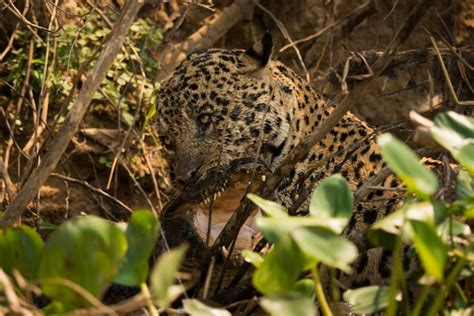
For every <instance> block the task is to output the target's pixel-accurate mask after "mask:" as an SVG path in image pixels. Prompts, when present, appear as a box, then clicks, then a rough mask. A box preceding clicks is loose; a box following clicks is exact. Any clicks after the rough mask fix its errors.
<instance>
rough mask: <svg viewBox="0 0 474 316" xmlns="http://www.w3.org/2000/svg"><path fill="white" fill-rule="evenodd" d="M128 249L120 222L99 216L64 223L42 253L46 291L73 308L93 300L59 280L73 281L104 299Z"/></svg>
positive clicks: (41, 279) (83, 305) (84, 305)
mask: <svg viewBox="0 0 474 316" xmlns="http://www.w3.org/2000/svg"><path fill="white" fill-rule="evenodd" d="M126 250H127V240H126V238H125V236H124V234H123V232H122V231H121V230H120V229H119V228H118V227H117V225H115V224H112V223H109V222H107V221H106V220H104V219H101V218H98V217H95V216H81V217H76V218H73V219H71V220H69V221H67V222H66V223H64V224H62V225H61V226H60V227H59V228H58V229H57V230H55V231H54V232H53V233H52V234H51V236H50V237H49V239H48V242H47V243H46V246H45V247H44V250H43V255H42V256H41V261H40V267H39V277H40V282H41V285H42V289H43V292H44V294H46V295H47V296H49V297H50V298H52V299H56V300H58V301H60V302H61V303H63V304H64V306H65V307H66V308H67V309H69V308H72V307H86V306H89V305H90V303H89V302H88V301H87V300H86V299H85V298H84V297H83V296H82V295H80V294H78V293H77V292H75V291H73V290H71V289H70V288H69V287H66V286H65V285H63V284H62V283H61V282H59V283H58V282H55V281H57V280H59V279H67V280H70V281H72V282H74V283H76V284H77V285H79V286H81V287H82V288H83V289H85V290H86V291H88V292H89V293H91V294H92V295H94V296H95V297H98V298H100V297H101V295H102V294H103V293H104V291H105V290H106V289H107V288H108V287H109V286H110V284H111V283H112V280H113V279H114V277H115V274H116V273H117V271H118V268H119V266H120V263H121V261H122V259H123V257H124V255H125V252H126Z"/></svg>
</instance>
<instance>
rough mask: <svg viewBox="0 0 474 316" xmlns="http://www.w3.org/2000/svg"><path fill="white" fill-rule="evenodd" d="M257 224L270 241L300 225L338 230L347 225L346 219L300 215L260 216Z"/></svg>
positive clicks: (278, 238)
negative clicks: (282, 216)
mask: <svg viewBox="0 0 474 316" xmlns="http://www.w3.org/2000/svg"><path fill="white" fill-rule="evenodd" d="M257 226H258V228H259V229H260V231H261V232H262V233H263V235H264V236H265V238H266V239H267V240H268V241H270V242H277V241H278V240H280V239H281V238H284V237H285V236H288V235H289V234H290V233H291V232H292V231H294V230H295V229H297V228H299V227H322V228H326V229H328V230H331V231H333V232H338V231H340V230H341V229H342V228H343V227H344V226H345V219H341V218H328V219H324V218H315V217H299V216H289V217H286V218H281V217H258V218H257Z"/></svg>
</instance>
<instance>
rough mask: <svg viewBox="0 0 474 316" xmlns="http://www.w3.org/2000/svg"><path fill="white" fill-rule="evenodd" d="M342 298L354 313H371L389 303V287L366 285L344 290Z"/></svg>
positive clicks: (380, 309)
mask: <svg viewBox="0 0 474 316" xmlns="http://www.w3.org/2000/svg"><path fill="white" fill-rule="evenodd" d="M343 299H344V301H346V302H347V303H348V304H349V305H350V306H351V312H352V313H355V314H372V313H376V312H379V311H382V310H384V309H385V308H386V307H387V306H388V303H389V299H390V288H389V287H381V286H367V287H362V288H359V289H355V290H349V291H346V292H344V294H343Z"/></svg>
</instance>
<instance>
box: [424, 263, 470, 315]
mask: <svg viewBox="0 0 474 316" xmlns="http://www.w3.org/2000/svg"><path fill="white" fill-rule="evenodd" d="M465 263H466V259H464V258H461V259H459V261H458V262H456V264H455V265H454V267H453V269H452V270H451V272H450V273H449V275H448V277H447V278H446V282H445V283H444V284H443V285H441V286H440V288H439V289H438V292H437V293H436V295H435V297H434V299H433V301H432V302H433V303H432V304H431V306H430V309H429V310H428V313H427V314H426V315H427V316H434V315H436V313H437V312H438V309H439V308H440V307H441V305H442V304H443V303H444V299H445V298H446V296H447V295H448V294H449V291H450V290H451V286H453V284H454V283H455V282H456V279H457V277H458V275H459V273H460V272H461V269H462V268H463V267H464V264H465Z"/></svg>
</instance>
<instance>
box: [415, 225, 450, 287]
mask: <svg viewBox="0 0 474 316" xmlns="http://www.w3.org/2000/svg"><path fill="white" fill-rule="evenodd" d="M410 224H411V226H412V227H413V231H414V236H413V241H414V243H415V248H416V251H417V252H418V255H419V256H420V259H421V263H422V264H423V267H424V269H425V272H426V273H427V274H429V275H431V276H433V277H435V279H436V280H438V281H439V282H441V281H442V280H443V270H444V265H445V263H446V259H447V258H448V251H447V247H446V245H445V244H444V242H443V240H442V239H441V238H440V237H439V236H438V235H437V234H436V231H435V229H434V228H433V226H431V225H428V224H426V223H425V222H421V221H419V220H410Z"/></svg>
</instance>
